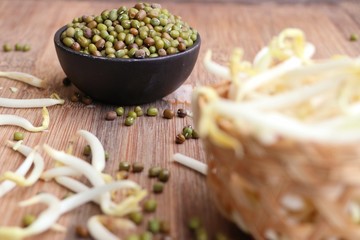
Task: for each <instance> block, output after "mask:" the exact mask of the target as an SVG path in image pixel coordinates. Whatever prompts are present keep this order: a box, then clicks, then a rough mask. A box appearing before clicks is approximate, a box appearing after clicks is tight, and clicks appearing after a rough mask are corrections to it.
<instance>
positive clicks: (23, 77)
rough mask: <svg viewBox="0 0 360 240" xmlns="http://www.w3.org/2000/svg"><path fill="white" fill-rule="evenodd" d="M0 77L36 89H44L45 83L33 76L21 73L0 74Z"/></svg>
mask: <svg viewBox="0 0 360 240" xmlns="http://www.w3.org/2000/svg"><path fill="white" fill-rule="evenodd" d="M0 77H6V78H9V79H13V80H17V81H20V82H23V83H27V84H29V85H32V86H35V87H38V88H46V86H47V83H46V82H45V81H43V80H41V79H40V78H37V77H35V76H33V75H30V74H27V73H22V72H1V71H0Z"/></svg>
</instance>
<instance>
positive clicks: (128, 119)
mask: <svg viewBox="0 0 360 240" xmlns="http://www.w3.org/2000/svg"><path fill="white" fill-rule="evenodd" d="M134 123H135V118H133V117H126V119H125V125H126V126H131V125H133V124H134Z"/></svg>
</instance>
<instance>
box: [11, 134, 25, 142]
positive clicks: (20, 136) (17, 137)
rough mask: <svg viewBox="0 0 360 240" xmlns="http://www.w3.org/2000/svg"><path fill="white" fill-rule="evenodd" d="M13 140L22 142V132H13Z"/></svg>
mask: <svg viewBox="0 0 360 240" xmlns="http://www.w3.org/2000/svg"><path fill="white" fill-rule="evenodd" d="M13 139H14V141H20V140H24V133H23V132H15V133H14V137H13Z"/></svg>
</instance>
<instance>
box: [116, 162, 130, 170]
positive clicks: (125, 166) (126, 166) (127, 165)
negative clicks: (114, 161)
mask: <svg viewBox="0 0 360 240" xmlns="http://www.w3.org/2000/svg"><path fill="white" fill-rule="evenodd" d="M129 170H130V163H129V162H127V161H122V162H120V163H119V171H129Z"/></svg>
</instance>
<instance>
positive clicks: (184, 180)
mask: <svg viewBox="0 0 360 240" xmlns="http://www.w3.org/2000/svg"><path fill="white" fill-rule="evenodd" d="M118 4H119V3H118V2H114V1H53V2H52V3H51V4H49V3H48V2H47V1H35V0H27V1H21V0H11V1H10V0H3V1H0V9H1V13H2V14H1V15H0V29H1V31H0V43H1V44H3V43H5V42H9V43H17V42H20V43H29V44H30V45H31V46H32V49H31V51H29V52H26V53H23V52H10V53H4V52H0V69H1V70H4V71H23V72H28V73H31V74H34V75H36V76H39V77H41V78H43V79H45V80H47V81H48V82H49V83H50V87H49V89H47V90H38V89H35V88H33V87H29V86H25V85H24V84H22V83H17V82H14V81H10V80H7V79H3V78H1V79H0V86H1V87H2V89H1V90H0V94H1V97H12V98H34V97H46V96H49V95H50V94H51V93H52V92H57V93H58V94H59V95H60V96H62V97H64V98H65V99H67V100H68V99H69V98H70V97H71V95H72V94H73V93H74V91H76V88H75V87H73V86H72V87H64V86H63V85H62V83H61V82H62V79H63V78H64V77H65V75H64V73H63V71H62V69H61V68H60V65H59V63H58V60H57V58H56V54H55V49H54V46H53V42H52V38H53V34H54V33H55V31H56V30H57V28H59V27H61V26H62V25H65V24H66V23H67V22H69V21H71V20H72V18H73V17H75V16H81V15H82V14H84V13H87V14H92V13H98V12H99V9H105V8H116V7H118ZM123 4H125V5H128V6H130V5H131V4H132V3H130V2H125V3H123ZM163 6H166V7H167V8H168V9H169V10H170V11H171V12H173V13H174V14H177V15H180V16H182V17H183V19H185V20H186V21H188V22H189V23H190V24H191V25H192V26H194V27H195V28H197V29H198V30H199V32H200V34H201V37H202V40H203V42H202V49H201V52H200V56H199V61H198V62H197V64H196V66H195V69H194V71H193V73H192V74H191V76H190V77H189V79H188V80H187V82H186V83H187V84H191V85H193V86H199V85H206V84H210V83H214V82H216V81H219V80H220V79H217V78H215V77H214V76H212V75H210V74H209V73H207V72H206V71H205V70H204V66H203V63H202V59H203V57H204V54H205V52H206V50H208V49H212V50H213V56H214V58H215V59H216V60H218V61H220V62H221V63H226V62H227V60H228V58H229V55H230V53H231V51H232V50H233V48H235V47H243V48H244V49H245V52H246V55H245V58H246V59H249V60H250V59H252V58H253V57H254V56H255V54H256V52H257V51H258V50H259V49H260V48H261V47H262V46H264V44H266V43H268V42H269V40H270V39H271V37H272V36H274V35H276V34H277V33H279V31H281V30H282V29H283V28H286V27H299V28H302V29H303V30H304V31H305V32H306V34H307V37H308V39H309V41H311V42H313V43H314V44H315V45H316V46H317V53H316V57H329V56H332V55H333V54H338V53H341V54H348V55H351V56H357V55H359V52H360V42H354V43H352V42H349V41H348V35H349V34H350V33H353V32H359V28H360V21H358V17H357V15H356V13H357V12H359V10H360V6H359V4H358V3H357V2H356V1H353V2H351V1H346V2H344V3H338V4H333V3H331V2H330V3H329V2H325V3H318V4H310V5H309V4H277V3H274V2H266V3H261V4H240V3H206V4H203V3H192V2H188V3H181V2H177V3H176V2H164V3H163ZM310 6H311V7H310ZM339 6H340V7H339ZM13 86H14V87H17V88H18V89H19V91H18V92H16V93H12V92H11V91H10V90H9V87H13ZM150 105H155V106H156V107H158V108H159V109H161V110H163V109H165V108H168V107H170V108H173V109H174V110H176V109H178V108H186V109H190V106H189V105H184V104H178V105H171V104H169V103H167V102H165V101H161V100H159V101H157V102H155V103H152V104H145V105H143V106H142V107H143V108H144V109H146V108H147V107H149V106H150ZM114 107H115V106H111V105H104V104H101V103H98V102H95V103H94V105H93V106H91V107H89V106H84V105H83V104H81V103H72V102H70V101H67V102H66V104H65V105H64V106H57V107H51V108H49V111H50V117H51V122H50V127H49V130H48V131H46V132H42V133H26V137H25V141H24V143H25V144H27V145H29V146H35V145H40V144H43V143H48V144H50V145H51V146H53V147H55V148H57V149H65V148H66V146H67V144H68V141H69V139H70V138H71V137H72V136H73V135H74V133H75V132H76V131H77V130H78V129H86V130H89V131H90V132H92V133H94V134H95V135H97V136H98V137H99V139H100V140H101V142H102V143H103V144H104V147H105V149H106V150H107V151H108V152H109V154H110V159H109V161H108V162H107V167H106V172H107V173H109V174H115V172H116V169H117V166H118V163H119V162H120V161H122V160H128V161H130V162H135V161H138V162H143V163H144V164H145V168H146V169H147V168H149V167H150V166H152V165H161V166H163V167H167V168H169V169H170V170H171V174H172V176H171V179H170V181H169V183H167V185H166V188H165V191H164V193H163V194H161V195H156V196H154V197H155V198H156V199H157V200H158V202H159V209H158V211H157V212H156V214H155V215H152V216H150V215H149V216H147V217H148V218H150V217H153V216H156V217H158V218H160V219H165V220H168V221H170V223H171V228H172V234H171V235H172V237H173V239H179V240H182V239H191V233H190V232H189V231H188V230H187V228H186V221H187V219H189V218H190V217H191V216H195V215H196V216H199V217H200V218H201V220H202V221H203V222H204V225H205V227H206V229H207V231H208V232H209V235H210V236H213V235H214V234H215V233H216V232H218V231H222V232H224V233H226V234H227V235H228V236H229V238H230V239H246V238H245V237H244V235H243V234H242V233H241V232H240V231H239V230H238V229H237V227H236V226H235V225H234V224H231V223H230V222H228V221H227V220H225V219H224V218H223V217H221V215H220V214H219V213H218V211H217V210H216V208H215V206H214V204H213V202H212V201H211V193H210V192H209V191H208V190H207V188H206V182H205V178H204V177H203V176H201V175H200V174H197V173H195V172H193V171H191V170H188V169H186V168H184V167H181V166H179V165H177V164H173V163H171V162H170V159H171V156H172V154H173V153H175V152H181V153H184V154H186V155H188V156H191V157H194V158H196V159H199V160H201V161H203V162H206V160H205V154H204V149H203V146H202V145H201V142H200V141H199V140H191V141H190V140H189V141H187V142H186V143H185V144H182V145H176V144H174V137H175V135H176V133H178V132H180V131H181V129H182V127H183V126H185V125H187V124H193V123H192V119H191V118H184V119H181V118H175V119H172V120H165V119H162V118H161V117H157V118H148V117H142V118H140V119H138V120H137V122H136V124H135V125H134V126H132V127H126V126H124V125H123V122H124V118H119V119H116V120H115V121H112V122H109V121H105V120H104V116H105V114H106V112H107V111H109V110H112V109H114ZM127 109H129V108H127ZM0 113H2V114H17V115H20V116H25V117H26V118H28V119H29V120H30V121H31V122H33V123H34V124H40V123H41V110H40V109H5V108H0ZM19 130H20V129H19V128H17V127H11V126H6V127H5V126H4V127H1V128H0V142H1V143H2V144H0V156H1V167H0V173H3V172H5V171H6V170H11V169H15V168H16V167H17V166H18V165H19V164H20V163H21V162H22V160H23V158H22V157H21V156H20V154H18V153H15V152H13V151H12V150H11V149H9V148H8V147H7V146H5V144H4V143H5V142H6V140H9V139H11V138H12V134H13V133H14V132H15V131H19ZM84 145H85V142H84V141H83V140H79V142H78V144H77V145H76V148H75V154H77V155H78V156H81V151H82V147H83V146H84ZM45 160H46V166H47V168H49V167H51V166H53V162H52V161H51V160H50V158H49V157H46V158H45ZM131 179H134V180H135V181H137V182H139V183H140V184H141V185H142V186H144V187H145V188H148V189H149V188H150V187H151V184H152V183H153V180H150V181H149V179H148V178H147V176H146V174H145V173H144V174H133V175H131ZM43 191H44V192H45V191H46V192H51V193H54V194H56V195H57V196H59V197H62V196H64V195H65V194H66V193H67V191H66V190H64V189H62V188H60V187H58V186H57V185H56V184H55V183H53V182H49V183H44V182H39V183H37V184H36V185H35V186H33V187H31V188H17V189H16V190H14V191H13V192H11V193H10V194H8V195H7V196H5V197H3V198H1V199H0V211H1V212H2V218H1V219H0V225H7V226H10V225H19V224H20V221H21V218H22V216H23V215H24V213H29V212H31V213H39V212H40V210H41V209H43V207H41V206H35V207H31V208H18V207H17V203H18V202H19V201H20V200H23V199H26V198H29V197H31V196H33V195H34V194H36V193H37V192H43ZM99 212H100V211H99V209H98V207H96V206H95V205H94V204H87V205H84V206H82V207H81V208H79V209H76V210H74V211H73V212H71V213H69V214H66V215H65V216H63V217H61V219H60V221H59V223H60V224H63V225H65V226H67V227H69V231H68V233H66V234H62V233H54V232H52V231H49V232H46V233H44V234H41V235H40V236H36V237H33V238H31V239H45V240H46V239H53V240H58V239H74V238H75V237H74V227H75V226H76V225H77V224H79V223H82V224H85V222H86V219H87V218H88V217H89V216H91V215H93V214H97V213H99ZM144 229H145V226H144V225H143V226H141V227H140V230H144ZM140 230H139V231H140Z"/></svg>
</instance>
